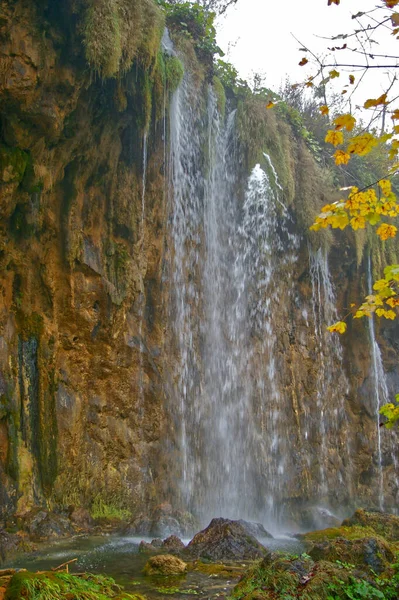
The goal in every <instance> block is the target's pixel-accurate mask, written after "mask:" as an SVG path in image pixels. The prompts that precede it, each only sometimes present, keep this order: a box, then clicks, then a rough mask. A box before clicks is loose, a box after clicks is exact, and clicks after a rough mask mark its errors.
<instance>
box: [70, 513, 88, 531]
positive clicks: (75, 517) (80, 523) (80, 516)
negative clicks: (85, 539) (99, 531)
mask: <svg viewBox="0 0 399 600" xmlns="http://www.w3.org/2000/svg"><path fill="white" fill-rule="evenodd" d="M69 518H70V520H71V522H72V523H73V525H74V526H75V527H76V528H77V529H78V530H83V531H89V530H90V529H92V528H93V527H94V520H93V519H92V517H91V515H90V513H89V511H88V510H86V509H85V508H73V509H72V511H71V512H70V514H69Z"/></svg>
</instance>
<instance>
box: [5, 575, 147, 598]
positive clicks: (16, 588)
mask: <svg viewBox="0 0 399 600" xmlns="http://www.w3.org/2000/svg"><path fill="white" fill-rule="evenodd" d="M4 598H5V600H20V599H21V598H25V600H43V599H47V598H48V599H49V598H51V599H52V600H70V599H71V598H76V599H78V598H84V599H85V600H110V599H115V600H132V599H133V600H142V597H141V596H133V595H131V594H127V593H124V592H123V590H122V588H121V587H120V586H119V585H116V583H115V581H114V580H113V579H111V578H109V577H103V576H101V575H91V574H89V573H85V574H83V575H79V576H77V575H72V574H69V573H65V572H57V573H54V572H44V573H30V572H29V571H22V572H21V571H20V572H18V573H16V574H15V575H13V577H12V578H11V580H10V583H9V585H8V587H7V591H6V594H5V597H4Z"/></svg>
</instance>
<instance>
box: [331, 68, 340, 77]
mask: <svg viewBox="0 0 399 600" xmlns="http://www.w3.org/2000/svg"><path fill="white" fill-rule="evenodd" d="M329 76H330V79H335V78H336V77H339V73H338V71H336V70H335V69H333V70H332V71H330V72H329Z"/></svg>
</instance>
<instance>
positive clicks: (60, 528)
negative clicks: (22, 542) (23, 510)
mask: <svg viewBox="0 0 399 600" xmlns="http://www.w3.org/2000/svg"><path fill="white" fill-rule="evenodd" d="M22 528H23V529H24V531H26V532H27V533H28V534H29V537H30V538H31V539H32V540H34V541H43V540H48V539H50V538H58V537H65V536H68V535H73V534H74V533H76V531H75V529H74V527H73V526H72V523H71V521H70V520H69V519H68V518H67V517H64V516H62V515H58V514H55V513H51V512H48V511H46V510H41V509H34V510H32V511H30V512H29V513H28V514H26V515H24V517H23V521H22Z"/></svg>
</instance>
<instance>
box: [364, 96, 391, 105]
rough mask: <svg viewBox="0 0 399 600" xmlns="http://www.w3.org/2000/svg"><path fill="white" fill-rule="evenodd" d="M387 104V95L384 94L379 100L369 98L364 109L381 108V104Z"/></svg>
mask: <svg viewBox="0 0 399 600" xmlns="http://www.w3.org/2000/svg"><path fill="white" fill-rule="evenodd" d="M386 102H387V95H386V94H382V95H381V96H380V97H379V98H369V99H368V100H366V102H365V103H364V105H363V107H364V108H372V107H375V106H379V105H380V104H386Z"/></svg>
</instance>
